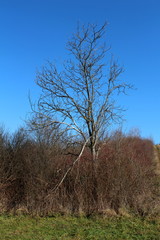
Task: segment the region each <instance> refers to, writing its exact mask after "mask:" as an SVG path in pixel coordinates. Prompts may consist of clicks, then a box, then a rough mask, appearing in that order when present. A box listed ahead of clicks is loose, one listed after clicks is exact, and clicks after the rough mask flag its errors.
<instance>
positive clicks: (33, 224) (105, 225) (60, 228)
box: [0, 216, 160, 240]
mask: <svg viewBox="0 0 160 240" xmlns="http://www.w3.org/2000/svg"><path fill="white" fill-rule="evenodd" d="M58 239H59V240H62V239H63V240H70V239H74V240H105V239H106V240H141V239H144V240H160V221H159V220H158V219H157V220H153V219H150V220H149V219H148V220H147V219H145V220H144V219H140V218H126V217H121V218H120V217H112V218H100V217H93V218H89V219H87V218H84V217H79V218H78V217H77V218H76V217H62V216H56V217H48V218H38V217H36V218H33V217H29V216H0V240H58Z"/></svg>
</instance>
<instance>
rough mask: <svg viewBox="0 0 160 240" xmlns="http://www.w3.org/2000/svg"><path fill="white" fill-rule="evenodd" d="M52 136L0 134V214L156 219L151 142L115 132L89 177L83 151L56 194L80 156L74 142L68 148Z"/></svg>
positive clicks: (87, 156)
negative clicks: (128, 215)
mask: <svg viewBox="0 0 160 240" xmlns="http://www.w3.org/2000/svg"><path fill="white" fill-rule="evenodd" d="M58 135H59V134H58ZM56 136H57V132H56V131H49V130H45V131H44V130H43V131H40V130H38V131H36V132H34V134H33V133H31V134H27V132H26V131H25V130H24V129H20V130H19V131H18V132H16V133H15V134H14V135H13V136H10V135H9V134H7V133H5V132H4V131H3V130H2V129H1V133H0V211H1V213H2V212H13V213H19V212H21V213H28V214H37V215H41V216H45V215H54V214H55V213H62V214H66V213H71V214H84V215H87V216H89V215H91V214H106V213H109V212H110V213H111V212H112V214H123V213H125V212H126V211H128V212H132V213H136V214H139V215H141V216H146V215H148V214H157V213H158V211H159V210H158V197H159V195H158V194H159V184H158V180H157V175H156V174H155V169H154V165H153V158H154V146H153V143H152V141H151V140H147V139H142V138H140V137H139V136H129V135H128V136H126V135H124V134H122V132H120V131H117V132H115V133H114V134H112V136H110V137H109V138H107V139H106V141H104V142H103V143H99V145H101V148H100V151H99V156H98V159H97V161H96V163H95V164H94V166H95V169H94V171H93V168H92V156H91V153H90V150H89V148H88V147H87V146H86V148H85V150H84V152H83V154H82V156H81V158H80V159H79V161H77V163H76V164H75V165H74V167H73V168H72V169H71V171H70V172H68V174H67V175H66V177H65V178H64V181H62V183H61V184H60V185H59V186H58V188H56V186H57V184H58V183H59V182H60V181H61V179H62V177H63V176H64V175H65V173H66V171H67V170H68V168H69V167H70V166H71V165H72V163H73V162H74V161H75V159H76V158H77V156H78V154H79V152H80V149H79V144H78V142H76V143H75V142H74V143H73V142H72V143H70V142H69V140H68V139H69V136H63V137H61V138H58V139H57V137H56ZM122 209H123V211H122ZM124 209H125V210H124Z"/></svg>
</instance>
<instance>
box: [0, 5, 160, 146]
mask: <svg viewBox="0 0 160 240" xmlns="http://www.w3.org/2000/svg"><path fill="white" fill-rule="evenodd" d="M105 20H106V21H108V23H109V25H108V30H107V39H106V40H107V43H108V44H109V45H111V46H112V49H111V51H112V52H113V54H114V56H115V57H116V58H117V59H118V60H119V63H121V64H122V65H124V67H125V69H126V71H125V73H124V75H123V77H124V79H125V80H127V81H128V82H130V83H132V84H134V85H135V87H136V88H137V90H136V91H132V92H130V95H129V96H127V97H125V98H123V99H121V101H122V104H123V105H124V106H125V107H126V108H127V109H128V110H127V112H126V113H125V119H126V122H125V123H124V124H123V128H124V130H129V129H130V128H139V129H140V132H141V135H142V136H143V137H152V138H153V140H154V141H155V143H160V127H159V126H160V1H159V0H134V1H133V0H81V1H76V0H67V1H66V0H0V124H4V125H5V128H6V129H7V130H10V131H14V130H16V129H17V128H18V127H19V126H21V125H23V119H25V117H26V114H27V113H28V112H29V111H30V106H29V102H28V92H29V91H30V92H31V95H32V96H33V98H36V97H37V96H38V93H39V89H38V88H37V86H36V85H35V83H34V79H35V73H36V69H37V68H39V67H40V66H41V65H42V64H44V63H45V61H46V59H50V60H52V59H53V60H55V59H58V61H60V62H62V61H63V59H64V58H65V57H66V50H65V43H66V41H67V40H68V38H69V37H70V35H71V34H72V33H73V32H74V30H75V28H76V24H77V22H78V21H80V22H81V23H88V22H90V23H98V24H103V23H104V21H105Z"/></svg>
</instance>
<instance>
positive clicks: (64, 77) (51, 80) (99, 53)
mask: <svg viewBox="0 0 160 240" xmlns="http://www.w3.org/2000/svg"><path fill="white" fill-rule="evenodd" d="M106 26H107V24H106V23H105V24H104V25H102V26H101V27H98V26H97V25H92V24H88V25H87V26H79V27H78V28H77V32H76V33H75V34H73V36H72V38H71V39H70V40H69V41H68V43H67V49H68V51H69V53H70V56H71V58H70V59H69V60H67V61H66V62H65V63H64V65H63V70H61V71H59V70H58V68H57V66H56V64H54V63H52V62H48V63H47V64H46V65H45V66H44V67H42V69H41V71H39V72H38V73H37V78H36V84H37V85H38V86H39V87H40V88H41V90H42V93H41V95H40V97H39V100H38V102H37V105H36V106H33V105H32V109H33V112H34V116H35V117H34V121H33V124H34V126H36V127H37V126H38V123H39V122H43V126H42V127H45V126H48V125H52V124H53V126H54V127H55V126H56V125H57V126H58V127H59V126H62V128H61V129H62V131H70V135H72V136H80V138H81V141H82V140H83V141H82V142H87V139H89V143H88V146H89V148H90V151H91V153H92V157H93V162H94V161H95V160H96V158H97V152H98V148H97V143H98V142H99V140H100V139H102V137H103V134H104V133H106V129H107V127H108V126H109V125H110V124H112V123H113V121H118V120H120V119H121V117H122V111H123V108H122V107H121V106H119V105H117V103H116V101H115V98H116V96H118V95H119V94H120V93H124V94H125V93H126V90H127V89H128V88H131V87H132V86H131V85H130V84H127V83H126V82H123V81H122V80H121V79H120V78H119V76H120V75H121V73H122V72H123V68H122V67H120V66H119V65H118V64H117V62H116V61H114V60H113V59H112V60H110V61H108V56H109V49H107V48H106V45H105V42H103V39H104V36H105V29H106ZM107 62H108V64H107ZM39 119H43V120H44V121H39Z"/></svg>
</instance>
